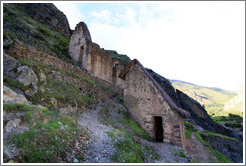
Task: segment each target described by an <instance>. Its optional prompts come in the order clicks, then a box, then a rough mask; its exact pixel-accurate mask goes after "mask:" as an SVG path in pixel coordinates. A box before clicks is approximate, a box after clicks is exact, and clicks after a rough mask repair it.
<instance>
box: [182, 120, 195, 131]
mask: <svg viewBox="0 0 246 166" xmlns="http://www.w3.org/2000/svg"><path fill="white" fill-rule="evenodd" d="M184 125H185V128H186V129H187V130H189V131H192V132H193V131H197V130H196V129H195V127H194V126H193V124H192V123H190V122H187V121H184Z"/></svg>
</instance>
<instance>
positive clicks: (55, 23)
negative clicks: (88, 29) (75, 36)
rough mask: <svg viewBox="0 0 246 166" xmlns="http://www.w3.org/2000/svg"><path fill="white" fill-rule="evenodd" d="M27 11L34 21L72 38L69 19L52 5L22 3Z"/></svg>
mask: <svg viewBox="0 0 246 166" xmlns="http://www.w3.org/2000/svg"><path fill="white" fill-rule="evenodd" d="M19 6H22V7H23V8H24V9H25V11H27V12H28V14H29V16H31V17H32V18H33V19H34V20H37V21H39V22H41V23H43V24H46V25H48V26H49V27H50V28H52V29H54V30H56V31H58V32H61V33H62V34H63V35H65V36H71V30H70V27H69V23H68V20H67V17H66V15H65V14H63V12H61V11H60V10H58V9H57V8H56V6H55V5H54V4H52V3H20V4H19Z"/></svg>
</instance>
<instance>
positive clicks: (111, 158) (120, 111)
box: [3, 3, 191, 163]
mask: <svg viewBox="0 0 246 166" xmlns="http://www.w3.org/2000/svg"><path fill="white" fill-rule="evenodd" d="M54 20H58V22H57V21H54ZM55 23H57V24H55ZM69 32H70V28H69V25H68V24H67V19H66V17H65V16H64V15H63V13H61V12H60V11H59V10H57V8H56V7H55V6H54V5H53V4H6V3H5V4H4V41H3V44H4V54H3V55H4V56H3V60H4V75H3V77H4V83H3V84H4V85H3V103H4V106H3V107H4V109H3V128H4V130H3V159H4V161H3V162H5V163H6V162H7V163H15V162H21V163H44V162H49V163H67V162H68V163H83V162H96V163H98V162H107V163H110V162H128V163H129V162H182V163H184V162H190V161H191V159H190V158H189V156H188V154H187V153H186V152H185V151H183V150H182V148H181V147H176V146H173V145H170V144H164V143H163V144H161V145H157V144H155V143H154V142H152V140H151V139H150V137H149V135H148V134H147V133H146V132H145V131H144V130H143V129H142V128H141V127H140V126H139V124H138V123H136V121H134V120H133V118H132V117H131V115H130V113H129V111H128V109H127V108H126V107H125V106H124V105H123V97H122V94H120V93H118V92H117V91H115V90H114V87H113V86H112V85H111V84H109V83H107V82H105V81H103V80H101V79H98V78H95V77H93V76H91V75H90V74H88V73H87V72H86V71H84V70H81V69H80V68H79V67H77V66H74V65H73V62H72V61H71V58H70V55H69V54H68V44H69V36H70V33H69ZM108 53H109V55H110V56H112V57H114V58H116V59H119V60H120V61H121V62H122V63H125V64H126V63H127V61H128V60H129V58H128V57H126V56H121V55H119V54H118V53H117V52H115V51H108ZM181 154H182V155H181ZM166 156H168V158H166Z"/></svg>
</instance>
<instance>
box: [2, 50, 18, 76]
mask: <svg viewBox="0 0 246 166" xmlns="http://www.w3.org/2000/svg"><path fill="white" fill-rule="evenodd" d="M17 65H19V63H18V61H17V60H15V59H14V58H11V57H10V56H8V55H7V54H6V53H5V52H3V77H4V78H10V79H14V78H15V76H16V73H15V71H14V68H15V67H16V66H17Z"/></svg>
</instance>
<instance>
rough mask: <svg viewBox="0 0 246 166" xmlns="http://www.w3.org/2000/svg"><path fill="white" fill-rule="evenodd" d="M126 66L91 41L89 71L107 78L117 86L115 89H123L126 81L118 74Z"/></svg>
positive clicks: (96, 75)
mask: <svg viewBox="0 0 246 166" xmlns="http://www.w3.org/2000/svg"><path fill="white" fill-rule="evenodd" d="M124 68H125V67H124V66H123V65H121V64H120V63H119V60H117V59H115V58H111V56H110V55H109V53H107V52H106V51H104V50H102V49H101V48H100V47H99V45H97V44H95V43H91V47H90V50H89V55H88V67H87V71H88V72H89V73H90V74H92V75H93V76H94V77H97V78H100V79H103V80H106V81H107V82H109V83H111V84H112V85H114V86H115V89H119V88H120V89H123V88H124V81H123V80H122V79H120V78H118V75H119V74H120V72H121V71H122V70H123V69H124Z"/></svg>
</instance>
